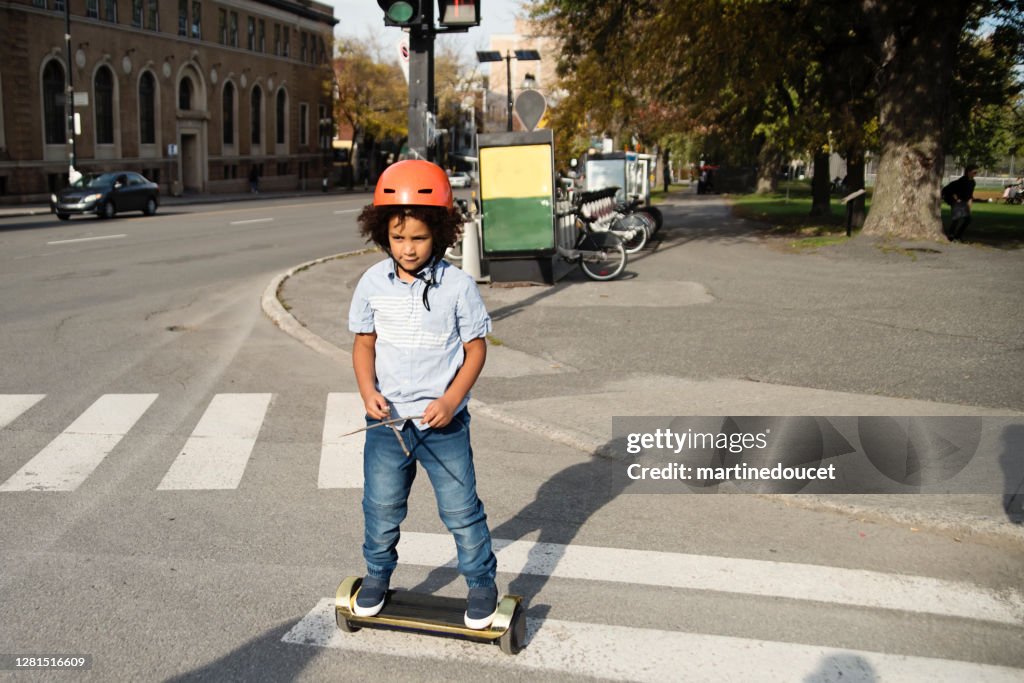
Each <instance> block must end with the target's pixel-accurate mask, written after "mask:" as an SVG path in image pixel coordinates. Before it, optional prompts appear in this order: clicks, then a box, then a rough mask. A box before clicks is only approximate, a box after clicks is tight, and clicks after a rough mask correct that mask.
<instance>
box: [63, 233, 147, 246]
mask: <svg viewBox="0 0 1024 683" xmlns="http://www.w3.org/2000/svg"><path fill="white" fill-rule="evenodd" d="M127 236H128V235H100V236H99V237H79V238H78V239H73V240H56V241H54V242H47V243H46V244H47V245H50V244H75V243H77V242H93V241H95V240H116V239H120V238H122V237H127Z"/></svg>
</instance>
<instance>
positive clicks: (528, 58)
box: [476, 50, 540, 131]
mask: <svg viewBox="0 0 1024 683" xmlns="http://www.w3.org/2000/svg"><path fill="white" fill-rule="evenodd" d="M513 57H515V58H516V59H517V60H519V61H520V62H537V61H540V53H539V52H537V51H536V50H513V51H512V52H511V53H510V52H509V51H508V50H506V51H505V56H504V57H502V56H501V52H499V51H498V50H478V51H477V53H476V59H477V61H478V62H500V61H501V60H503V59H504V60H505V84H506V85H507V86H508V130H509V131H511V130H512V58H513Z"/></svg>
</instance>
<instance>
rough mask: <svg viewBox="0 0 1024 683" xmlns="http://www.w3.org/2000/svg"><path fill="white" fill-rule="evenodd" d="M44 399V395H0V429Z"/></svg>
mask: <svg viewBox="0 0 1024 683" xmlns="http://www.w3.org/2000/svg"><path fill="white" fill-rule="evenodd" d="M44 398H46V394H0V429H3V428H4V427H6V426H7V425H9V424H11V423H12V422H14V420H16V419H17V418H18V416H19V415H21V414H22V413H24V412H25V411H26V410H28V409H29V408H31V407H32V406H34V405H35V404H37V403H39V402H40V401H42V400H43V399H44Z"/></svg>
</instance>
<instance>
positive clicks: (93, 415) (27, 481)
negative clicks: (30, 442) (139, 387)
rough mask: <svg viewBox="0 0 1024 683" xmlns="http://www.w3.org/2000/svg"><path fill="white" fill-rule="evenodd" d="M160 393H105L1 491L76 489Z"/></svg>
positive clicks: (11, 478)
mask: <svg viewBox="0 0 1024 683" xmlns="http://www.w3.org/2000/svg"><path fill="white" fill-rule="evenodd" d="M156 397H157V395H156V394H105V395H103V396H101V397H100V398H99V399H97V400H96V402H95V403H93V404H92V405H91V406H89V408H88V409H87V410H86V411H85V412H84V413H82V414H81V415H80V416H79V417H78V419H77V420H75V421H74V422H73V423H71V425H70V426H69V427H68V428H67V429H65V430H64V431H63V432H62V433H61V434H60V435H58V436H57V438H56V439H54V440H53V441H51V442H50V444H49V445H48V446H46V447H45V448H44V449H43V450H41V451H40V452H39V453H38V454H37V455H36V456H35V457H34V458H32V459H31V460H29V461H28V462H27V463H25V465H24V466H23V467H22V468H21V469H20V470H18V471H17V472H15V473H14V475H13V476H11V477H10V478H9V479H8V480H7V481H5V482H4V483H3V484H0V491H74V490H75V489H77V488H78V487H79V486H80V485H81V484H82V482H83V481H85V479H86V478H87V477H88V476H89V475H90V474H92V472H93V470H95V469H96V468H97V467H98V466H99V464H100V463H101V462H103V459H104V458H105V457H107V455H108V454H109V453H110V452H111V451H112V450H114V447H115V446H117V444H118V443H119V442H120V441H121V439H122V438H124V436H125V434H127V433H128V431H129V430H130V429H131V428H132V426H133V425H134V424H135V423H136V422H137V421H138V420H139V418H140V417H142V415H143V413H145V412H146V410H147V409H148V408H149V406H150V405H152V403H153V401H155V400H156Z"/></svg>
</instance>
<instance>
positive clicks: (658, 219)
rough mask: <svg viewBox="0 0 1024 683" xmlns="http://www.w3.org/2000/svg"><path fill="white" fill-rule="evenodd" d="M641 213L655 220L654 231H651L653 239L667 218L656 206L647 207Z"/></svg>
mask: <svg viewBox="0 0 1024 683" xmlns="http://www.w3.org/2000/svg"><path fill="white" fill-rule="evenodd" d="M640 211H642V212H644V213H646V214H647V215H648V216H650V217H651V218H653V219H654V230H652V231H651V237H654V236H655V235H657V234H658V231H659V230H661V226H662V225H663V224H664V223H665V217H664V216H663V215H662V213H661V209H659V208H658V207H656V206H645V207H643V208H642V209H640Z"/></svg>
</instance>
